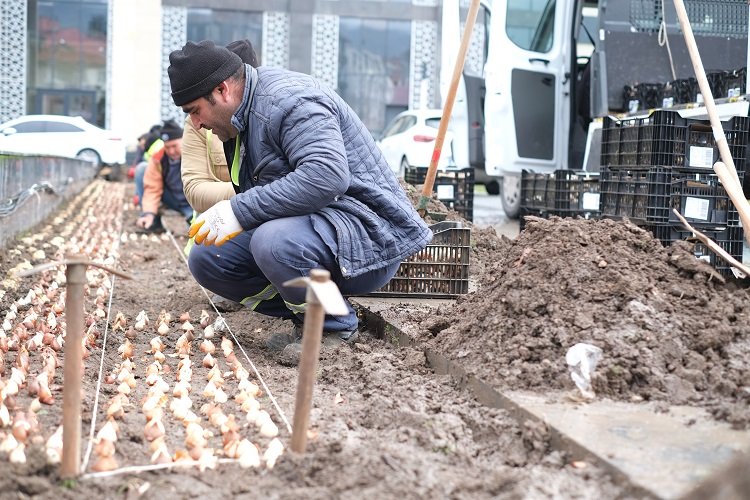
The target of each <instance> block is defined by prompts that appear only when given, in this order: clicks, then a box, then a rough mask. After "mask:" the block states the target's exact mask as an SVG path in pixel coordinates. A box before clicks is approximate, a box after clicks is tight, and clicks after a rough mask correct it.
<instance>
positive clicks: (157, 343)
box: [149, 337, 164, 353]
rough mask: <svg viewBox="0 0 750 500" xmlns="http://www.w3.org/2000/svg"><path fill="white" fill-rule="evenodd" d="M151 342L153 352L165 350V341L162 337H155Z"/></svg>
mask: <svg viewBox="0 0 750 500" xmlns="http://www.w3.org/2000/svg"><path fill="white" fill-rule="evenodd" d="M149 344H150V345H151V352H152V353H155V352H159V351H163V350H164V342H162V340H161V337H154V338H153V339H151V342H150V343H149Z"/></svg>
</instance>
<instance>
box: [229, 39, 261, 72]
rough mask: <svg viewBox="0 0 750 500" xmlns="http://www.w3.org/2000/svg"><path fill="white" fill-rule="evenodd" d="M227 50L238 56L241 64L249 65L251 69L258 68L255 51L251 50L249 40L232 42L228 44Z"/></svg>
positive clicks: (251, 45) (251, 46)
mask: <svg viewBox="0 0 750 500" xmlns="http://www.w3.org/2000/svg"><path fill="white" fill-rule="evenodd" d="M227 48H228V49H229V50H231V51H232V52H234V53H235V54H237V55H238V56H240V59H242V62H243V63H245V64H249V65H250V66H252V67H253V68H257V67H258V56H257V54H256V53H255V49H254V48H253V44H252V43H250V40H235V41H234V42H229V43H228V44H227Z"/></svg>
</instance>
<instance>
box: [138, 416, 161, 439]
mask: <svg viewBox="0 0 750 500" xmlns="http://www.w3.org/2000/svg"><path fill="white" fill-rule="evenodd" d="M164 432H165V431H164V424H162V423H161V420H160V419H159V420H157V419H152V420H149V421H148V422H146V427H145V428H144V429H143V436H144V437H145V438H146V440H147V441H153V440H154V439H156V438H158V437H161V436H163V435H164Z"/></svg>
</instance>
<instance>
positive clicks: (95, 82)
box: [26, 0, 107, 125]
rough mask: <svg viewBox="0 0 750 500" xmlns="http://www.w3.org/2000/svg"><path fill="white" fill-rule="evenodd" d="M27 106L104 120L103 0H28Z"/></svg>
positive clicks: (30, 111)
mask: <svg viewBox="0 0 750 500" xmlns="http://www.w3.org/2000/svg"><path fill="white" fill-rule="evenodd" d="M28 9H29V10H28V17H27V20H28V43H29V52H28V63H27V80H26V83H27V109H28V112H29V113H42V114H53V115H71V116H75V115H80V116H82V117H84V118H85V119H86V120H88V121H90V122H92V123H96V124H98V125H103V124H104V120H105V117H104V111H105V104H106V103H105V98H106V92H105V91H106V83H107V0H86V1H80V0H55V1H44V0H29V2H28Z"/></svg>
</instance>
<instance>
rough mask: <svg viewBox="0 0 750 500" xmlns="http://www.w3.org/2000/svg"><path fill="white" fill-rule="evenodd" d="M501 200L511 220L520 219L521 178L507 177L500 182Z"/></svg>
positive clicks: (517, 176) (518, 176)
mask: <svg viewBox="0 0 750 500" xmlns="http://www.w3.org/2000/svg"><path fill="white" fill-rule="evenodd" d="M500 191H501V192H500V199H501V200H502V202H503V210H504V211H505V215H507V216H508V218H509V219H518V216H519V214H520V213H521V176H520V175H505V176H503V178H502V179H501V182H500Z"/></svg>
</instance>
